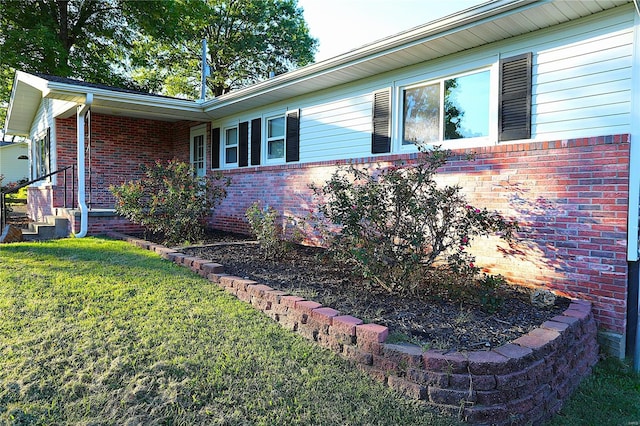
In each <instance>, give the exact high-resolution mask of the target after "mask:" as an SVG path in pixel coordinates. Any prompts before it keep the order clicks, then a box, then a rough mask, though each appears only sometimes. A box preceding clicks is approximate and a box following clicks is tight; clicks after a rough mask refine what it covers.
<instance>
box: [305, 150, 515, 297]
mask: <svg viewBox="0 0 640 426" xmlns="http://www.w3.org/2000/svg"><path fill="white" fill-rule="evenodd" d="M450 156H451V152H450V151H448V150H442V149H441V148H439V147H436V148H433V149H431V150H426V149H420V152H419V153H418V157H417V161H416V163H415V164H411V165H407V164H404V163H398V164H395V165H392V166H390V167H386V168H383V167H380V166H378V167H376V168H375V169H373V170H369V169H368V168H357V167H355V166H353V165H351V166H349V167H342V168H340V169H338V170H337V171H336V172H335V173H334V174H333V175H332V176H331V177H330V179H329V180H328V181H327V183H326V184H325V185H324V186H322V187H318V186H312V189H313V190H314V192H315V195H316V196H317V198H318V206H319V207H318V210H319V211H318V213H319V214H318V217H319V218H320V219H321V220H320V221H319V222H317V225H316V226H317V229H318V230H319V231H321V232H324V233H325V237H326V238H327V243H328V246H329V249H330V252H331V253H333V255H334V256H335V257H336V258H337V259H339V260H342V261H344V262H346V263H348V264H351V265H352V266H353V269H354V270H355V271H358V273H360V274H362V276H363V277H364V278H366V279H368V280H370V281H371V282H373V283H375V284H376V285H379V286H381V287H383V288H385V289H386V290H388V291H391V292H398V293H414V292H416V291H417V290H418V288H419V286H420V285H421V283H422V282H424V281H425V274H428V273H429V271H431V270H433V269H434V267H435V266H436V265H438V266H439V267H440V268H446V269H447V270H448V272H450V273H451V274H455V275H456V276H457V277H460V278H461V279H462V280H471V279H475V278H477V275H478V274H479V272H480V269H479V268H478V267H477V266H476V265H475V264H474V260H475V259H474V256H473V255H471V254H470V253H469V252H468V251H467V248H468V246H469V245H470V244H471V242H472V241H473V239H474V238H476V237H478V236H483V235H489V234H497V235H499V236H500V237H502V238H505V239H510V238H511V237H512V236H513V233H514V231H515V230H516V229H517V223H515V222H513V221H510V220H507V219H506V218H504V217H503V216H502V215H501V214H499V213H498V212H495V211H489V210H487V209H486V208H485V209H479V208H476V207H474V206H471V205H470V204H469V203H468V202H467V201H466V199H465V197H464V194H462V193H461V188H460V187H459V186H457V185H456V186H442V187H440V186H438V185H437V184H436V181H435V175H436V172H437V170H438V168H440V167H441V166H443V165H444V164H445V163H446V162H447V160H448V159H449V158H450ZM327 221H328V222H329V225H327V223H326V222H327ZM332 225H333V226H332ZM336 225H337V226H336Z"/></svg>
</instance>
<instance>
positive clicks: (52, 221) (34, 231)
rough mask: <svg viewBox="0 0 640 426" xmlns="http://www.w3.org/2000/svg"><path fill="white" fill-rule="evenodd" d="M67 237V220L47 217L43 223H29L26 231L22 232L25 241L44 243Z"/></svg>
mask: <svg viewBox="0 0 640 426" xmlns="http://www.w3.org/2000/svg"><path fill="white" fill-rule="evenodd" d="M68 236H69V220H68V219H65V218H62V217H57V216H47V217H45V222H31V223H29V228H28V229H23V230H22V237H23V238H24V240H25V241H46V240H53V239H56V238H65V237H68Z"/></svg>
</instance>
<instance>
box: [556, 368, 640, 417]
mask: <svg viewBox="0 0 640 426" xmlns="http://www.w3.org/2000/svg"><path fill="white" fill-rule="evenodd" d="M574 425H575V426H578V425H580V426H585V425H594V426H606V425H612V426H613V425H616V426H618V425H619V426H632V425H640V375H638V374H636V373H634V372H633V371H632V369H631V368H630V367H629V365H628V364H626V363H624V362H622V361H619V360H617V359H614V358H608V359H605V360H604V361H601V362H600V363H598V365H597V366H596V368H595V369H594V372H593V374H592V375H591V376H590V377H588V378H587V379H585V380H584V382H583V383H581V384H580V387H579V388H578V390H577V391H576V392H575V393H574V394H573V396H572V397H571V399H570V400H569V402H568V403H567V404H566V405H565V407H564V408H563V409H562V410H561V411H560V414H559V415H558V416H556V417H555V418H554V419H553V421H552V422H551V423H550V425H549V426H574Z"/></svg>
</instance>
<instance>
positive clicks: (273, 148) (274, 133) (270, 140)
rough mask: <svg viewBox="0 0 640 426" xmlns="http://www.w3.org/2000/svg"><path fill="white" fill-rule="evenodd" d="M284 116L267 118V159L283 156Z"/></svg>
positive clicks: (281, 157)
mask: <svg viewBox="0 0 640 426" xmlns="http://www.w3.org/2000/svg"><path fill="white" fill-rule="evenodd" d="M284 136H285V121H284V116H279V117H273V118H267V160H277V159H283V158H284Z"/></svg>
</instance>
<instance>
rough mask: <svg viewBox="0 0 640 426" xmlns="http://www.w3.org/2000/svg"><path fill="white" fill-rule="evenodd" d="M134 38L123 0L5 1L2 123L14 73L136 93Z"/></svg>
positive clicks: (0, 47) (1, 17) (1, 12)
mask: <svg viewBox="0 0 640 426" xmlns="http://www.w3.org/2000/svg"><path fill="white" fill-rule="evenodd" d="M134 36H135V29H134V28H132V27H130V26H129V25H128V24H127V21H126V18H125V16H124V15H123V13H122V8H121V6H120V3H119V1H118V0H100V1H84V0H37V1H36V0H29V1H12V0H0V52H2V54H1V56H0V65H2V67H1V69H2V72H0V123H4V118H5V114H6V105H3V103H6V102H7V101H8V99H9V95H10V90H11V83H12V79H13V74H14V71H15V70H21V71H27V72H38V73H44V74H52V75H56V76H60V77H72V78H78V79H81V80H86V81H90V82H94V83H103V84H111V85H114V86H120V87H132V86H133V83H132V80H131V79H130V78H129V77H128V75H127V71H128V70H127V67H126V66H125V65H124V64H126V63H127V56H128V54H127V52H128V51H129V49H130V48H131V45H132V44H131V43H132V39H133V37H134Z"/></svg>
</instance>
